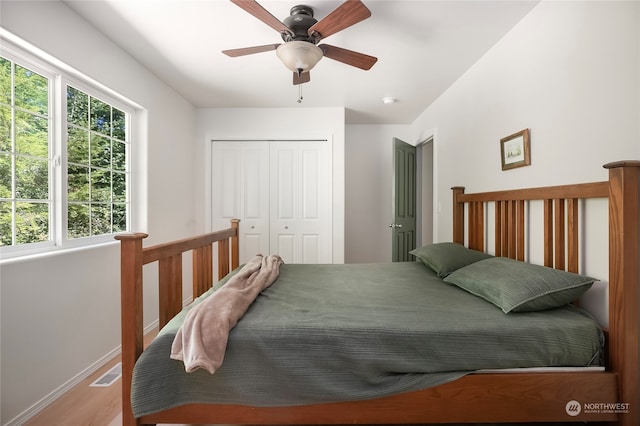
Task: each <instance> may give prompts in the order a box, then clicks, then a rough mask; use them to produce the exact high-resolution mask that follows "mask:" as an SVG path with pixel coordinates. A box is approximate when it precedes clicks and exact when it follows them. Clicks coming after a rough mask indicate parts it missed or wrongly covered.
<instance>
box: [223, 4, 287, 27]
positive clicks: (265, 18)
mask: <svg viewBox="0 0 640 426" xmlns="http://www.w3.org/2000/svg"><path fill="white" fill-rule="evenodd" d="M231 3H233V4H235V5H237V6H239V7H240V8H242V9H244V10H245V11H246V12H249V13H250V14H251V15H253V16H255V17H256V18H258V19H259V20H261V21H262V22H264V23H265V24H267V25H268V26H270V27H271V28H273V29H274V30H276V31H278V32H279V33H291V30H290V29H289V28H288V27H287V26H286V25H285V24H283V23H282V22H281V21H280V20H279V19H278V18H276V17H275V16H273V15H272V14H271V13H269V12H268V11H267V9H265V8H264V7H262V6H261V5H260V4H259V3H258V2H256V1H255V0H231Z"/></svg>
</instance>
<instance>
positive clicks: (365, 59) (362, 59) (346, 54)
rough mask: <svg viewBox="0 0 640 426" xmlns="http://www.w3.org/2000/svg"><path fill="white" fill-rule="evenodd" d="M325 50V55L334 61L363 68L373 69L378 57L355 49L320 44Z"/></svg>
mask: <svg viewBox="0 0 640 426" xmlns="http://www.w3.org/2000/svg"><path fill="white" fill-rule="evenodd" d="M318 47H319V48H320V49H322V51H323V52H324V56H326V57H327V58H330V59H333V60H334V61H339V62H343V63H345V64H347V65H351V66H352V67H356V68H360V69H363V70H368V69H371V67H372V66H373V64H375V63H376V62H377V61H378V58H375V57H373V56H369V55H365V54H364V53H358V52H354V51H353V50H348V49H343V48H342V47H336V46H331V45H330V44H321V45H319V46H318Z"/></svg>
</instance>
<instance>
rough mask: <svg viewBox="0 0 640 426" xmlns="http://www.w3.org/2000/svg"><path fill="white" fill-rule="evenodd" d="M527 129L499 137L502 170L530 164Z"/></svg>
mask: <svg viewBox="0 0 640 426" xmlns="http://www.w3.org/2000/svg"><path fill="white" fill-rule="evenodd" d="M530 150H531V148H530V137H529V129H524V130H521V131H519V132H516V133H514V134H512V135H509V136H507V137H504V138H502V139H500V157H501V159H502V170H510V169H515V168H516V167H522V166H529V165H531V153H530Z"/></svg>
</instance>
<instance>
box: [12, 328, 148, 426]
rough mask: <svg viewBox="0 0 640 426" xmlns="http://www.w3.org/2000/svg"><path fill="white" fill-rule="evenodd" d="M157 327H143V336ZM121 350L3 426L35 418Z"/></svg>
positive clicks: (95, 364)
mask: <svg viewBox="0 0 640 426" xmlns="http://www.w3.org/2000/svg"><path fill="white" fill-rule="evenodd" d="M157 327H158V320H155V321H154V322H152V323H151V324H149V325H148V326H147V327H145V329H144V334H147V333H150V332H151V331H153V330H154V329H156V328H157ZM121 348H122V347H121V346H120V345H118V347H117V348H115V349H113V350H111V351H109V353H107V354H106V355H104V356H102V357H101V358H100V359H99V360H97V361H96V362H94V363H93V364H91V365H90V366H89V367H87V368H85V369H84V370H82V371H81V372H80V373H78V374H76V375H75V376H74V377H72V378H71V379H70V380H68V381H67V382H65V383H64V384H63V385H62V386H60V387H58V388H57V389H56V390H54V391H53V392H51V393H50V394H48V395H47V396H45V397H44V398H42V399H41V400H40V401H38V402H36V403H35V404H33V405H32V406H30V407H29V408H27V409H26V410H24V411H23V412H22V413H20V414H18V415H17V416H16V417H14V418H13V419H11V420H9V422H8V423H5V424H4V425H3V426H20V425H22V424H24V423H26V422H27V421H28V420H29V419H31V418H33V417H35V416H36V415H37V414H39V413H40V412H41V411H42V410H44V409H45V408H47V407H48V406H49V405H51V404H52V403H53V402H55V400H57V399H58V398H60V397H61V396H62V395H64V394H65V393H67V392H69V391H70V390H71V389H73V387H74V386H76V385H78V384H79V383H81V382H82V381H83V380H84V379H86V378H87V377H89V376H90V375H92V374H93V373H95V372H96V371H98V370H99V369H100V368H102V367H104V366H105V365H106V364H107V363H109V362H111V361H112V360H113V359H114V358H115V357H117V356H118V355H120V352H121V351H122V350H121Z"/></svg>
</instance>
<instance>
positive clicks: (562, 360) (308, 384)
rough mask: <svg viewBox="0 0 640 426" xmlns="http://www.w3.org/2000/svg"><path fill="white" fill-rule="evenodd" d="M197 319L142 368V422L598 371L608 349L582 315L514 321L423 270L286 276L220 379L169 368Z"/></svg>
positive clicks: (334, 268) (156, 347)
mask: <svg viewBox="0 0 640 426" xmlns="http://www.w3.org/2000/svg"><path fill="white" fill-rule="evenodd" d="M223 283H224V282H223ZM212 291H215V288H214V289H213V290H212ZM206 295H207V294H205V295H203V297H206ZM199 300H201V298H200V299H199ZM199 300H196V301H195V302H194V303H198V302H199ZM188 309H189V308H186V310H188ZM186 310H185V311H183V312H182V313H181V314H180V315H178V316H177V317H176V318H174V319H173V320H172V321H171V322H170V323H169V324H167V326H166V327H164V328H163V329H162V330H161V331H160V333H159V335H158V337H157V338H156V339H155V340H154V342H153V343H152V344H151V345H150V346H149V348H148V349H147V350H145V352H144V353H143V355H142V356H141V358H140V360H139V361H138V363H137V364H136V367H135V370H134V379H133V388H132V406H133V411H134V414H135V416H136V417H139V416H142V415H145V414H150V413H153V412H156V411H159V410H163V409H166V408H170V407H174V406H179V405H183V404H188V403H225V404H242V405H254V406H291V405H304V404H315V403H324V402H334V401H345V400H361V399H369V398H377V397H382V396H387V395H391V394H396V393H401V392H407V391H413V390H419V389H423V388H427V387H430V386H436V385H439V384H442V383H446V382H448V381H451V380H455V379H457V378H460V377H462V376H463V375H465V374H467V373H469V372H472V371H474V370H479V369H487V368H490V369H495V368H516V367H544V366H589V365H598V364H599V362H600V355H601V351H602V344H603V336H602V333H601V331H600V328H599V327H598V325H597V323H596V322H595V321H594V320H593V319H592V318H591V317H590V316H589V315H588V314H587V313H586V312H585V311H583V310H581V309H578V308H575V307H573V306H566V307H563V308H558V309H553V310H549V311H544V312H532V313H510V314H504V313H503V312H502V311H501V310H500V309H499V308H497V307H495V306H494V305H492V304H490V303H488V302H486V301H484V300H483V299H480V298H478V297H476V296H473V295H471V294H469V293H467V292H465V291H464V290H461V289H459V288H457V287H454V286H451V285H449V284H447V283H445V282H443V281H442V280H441V279H440V278H438V277H436V276H435V275H434V274H433V273H432V272H431V271H430V270H429V269H427V268H426V267H425V266H424V265H423V264H422V263H420V262H410V263H389V264H346V265H282V266H281V269H280V277H279V278H278V280H277V281H276V282H275V283H274V284H273V285H272V286H271V287H269V288H268V289H266V290H265V291H264V292H263V293H261V294H260V295H259V296H258V298H257V299H256V301H255V302H254V303H253V304H252V305H251V307H250V308H249V309H248V311H247V312H246V314H245V316H244V317H243V318H242V319H241V320H240V321H239V322H238V324H237V325H236V327H235V328H234V329H233V330H232V331H231V333H230V335H229V341H228V345H227V352H226V355H225V359H224V362H223V364H222V366H221V367H220V369H219V370H218V371H216V373H215V374H213V375H211V374H209V373H208V372H206V371H204V370H198V371H196V372H193V373H186V372H185V369H184V364H182V362H180V361H176V360H172V359H170V358H169V353H170V350H171V344H172V342H173V338H174V336H175V334H176V332H177V330H178V329H179V327H180V324H181V322H182V320H183V319H184V315H185V314H186Z"/></svg>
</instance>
